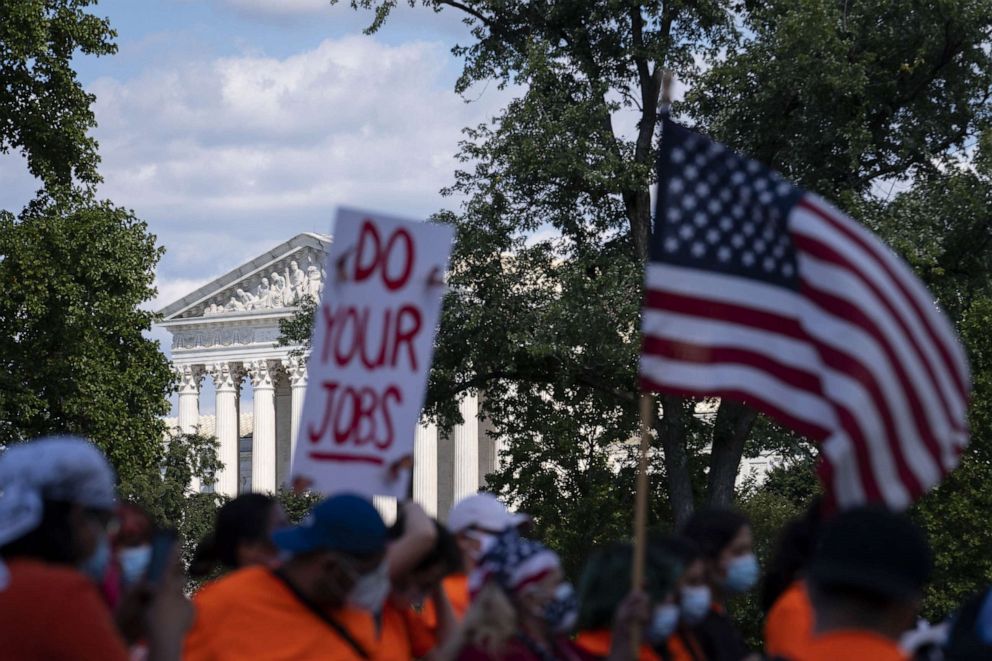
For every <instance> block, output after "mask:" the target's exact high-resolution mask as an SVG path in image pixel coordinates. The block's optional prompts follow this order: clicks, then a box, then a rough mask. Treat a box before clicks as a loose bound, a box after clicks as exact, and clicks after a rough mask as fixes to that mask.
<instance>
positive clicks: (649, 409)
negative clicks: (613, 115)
mask: <svg viewBox="0 0 992 661" xmlns="http://www.w3.org/2000/svg"><path fill="white" fill-rule="evenodd" d="M673 80H674V76H673V75H672V72H671V71H670V70H668V69H666V70H664V71H662V74H661V89H660V90H659V92H660V98H659V103H658V106H659V108H658V109H659V111H660V112H662V113H663V114H665V115H667V114H668V111H669V109H670V108H671V106H672V81H673ZM640 404H641V410H640V413H641V415H640V418H641V451H640V457H639V459H638V462H637V491H636V494H635V497H634V559H633V560H634V566H633V568H632V570H631V572H630V574H631V586H630V587H631V589H632V590H633V591H639V590H643V589H644V562H645V556H646V554H647V543H648V541H647V524H648V451H649V450H650V449H651V427H652V425H653V423H654V413H655V410H654V409H655V401H654V395H652V394H651V393H646V392H645V393H641V400H640ZM631 642H632V643H633V648H632V649H633V652H634V656H635V658H636V657H637V654H638V650H639V649H640V646H641V631H640V628H639V627H638V626H637V625H636V624H635V625H634V627H633V630H632V631H631Z"/></svg>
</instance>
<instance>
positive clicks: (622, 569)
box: [575, 544, 682, 661]
mask: <svg viewBox="0 0 992 661" xmlns="http://www.w3.org/2000/svg"><path fill="white" fill-rule="evenodd" d="M633 552H634V549H633V546H631V545H630V544H613V545H611V546H608V547H606V548H604V549H600V550H598V551H596V552H594V553H593V554H592V556H591V557H590V558H589V560H588V562H586V566H585V569H584V570H583V572H582V578H581V579H580V580H579V595H578V597H579V611H578V624H577V626H578V629H579V633H578V635H577V636H576V637H575V644H576V645H578V646H579V647H580V648H581V649H582V650H583V651H585V652H587V653H589V654H590V655H592V656H593V657H595V658H597V659H605V658H607V657H608V656H609V655H610V650H611V648H612V645H613V631H612V629H613V618H614V614H615V613H616V611H617V608H618V607H619V606H620V603H621V602H622V601H623V600H624V598H626V596H627V594H628V593H629V592H630V583H631V575H630V572H631V560H632V556H633ZM681 570H682V567H681V565H680V564H679V563H678V561H677V560H676V559H675V558H674V557H673V556H671V555H669V554H667V553H665V552H664V550H663V549H661V548H660V547H658V546H655V545H649V546H648V549H647V553H646V557H645V567H644V592H645V593H646V594H647V597H648V599H649V601H650V609H651V611H650V612H651V616H650V617H649V619H648V622H647V625H646V626H645V628H644V631H642V632H641V641H642V642H641V645H640V648H639V650H638V652H637V656H636V657H635V658H636V659H638V660H639V661H659V660H660V659H663V658H664V657H663V656H662V655H661V654H659V653H658V652H656V651H655V650H654V648H655V647H656V646H657V647H663V646H664V644H665V641H666V640H667V639H668V637H669V636H671V635H672V634H673V633H674V632H675V629H676V627H677V626H678V623H679V606H678V603H677V601H676V595H675V583H676V579H677V578H678V576H679V574H680V573H681Z"/></svg>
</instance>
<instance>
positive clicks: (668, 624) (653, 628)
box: [647, 604, 679, 645]
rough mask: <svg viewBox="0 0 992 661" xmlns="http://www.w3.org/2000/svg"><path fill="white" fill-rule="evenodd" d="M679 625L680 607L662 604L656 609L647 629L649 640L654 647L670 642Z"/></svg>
mask: <svg viewBox="0 0 992 661" xmlns="http://www.w3.org/2000/svg"><path fill="white" fill-rule="evenodd" d="M678 625H679V607H678V606H676V605H675V604H662V605H661V606H658V607H656V608H655V609H654V613H653V614H652V616H651V622H650V624H648V628H647V638H648V641H649V642H650V643H651V644H652V645H658V644H659V643H663V642H665V641H666V640H668V637H669V636H671V635H672V634H673V633H675V627H677V626H678Z"/></svg>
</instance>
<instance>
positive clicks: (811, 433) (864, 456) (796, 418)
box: [640, 119, 969, 508]
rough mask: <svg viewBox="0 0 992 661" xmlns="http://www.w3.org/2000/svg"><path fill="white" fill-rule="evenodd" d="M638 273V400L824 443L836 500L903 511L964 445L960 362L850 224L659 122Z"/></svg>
mask: <svg viewBox="0 0 992 661" xmlns="http://www.w3.org/2000/svg"><path fill="white" fill-rule="evenodd" d="M658 179H659V188H658V204H657V211H656V215H655V221H654V231H653V233H652V237H651V246H650V255H649V260H648V263H647V269H646V275H645V298H644V309H643V311H642V325H643V335H644V340H643V349H642V352H641V361H640V378H641V385H642V388H643V389H644V390H653V391H657V392H667V393H673V394H679V395H693V396H716V397H727V398H733V399H738V400H743V401H744V402H747V403H749V404H751V405H753V406H754V407H755V408H756V409H758V410H760V411H762V412H764V413H766V414H768V415H770V416H771V417H772V418H774V419H776V420H778V421H779V422H781V423H782V424H784V425H786V426H788V427H790V428H792V429H794V430H796V431H798V432H800V433H802V434H804V435H805V436H807V437H809V438H810V439H812V440H814V441H816V442H817V443H818V444H819V447H820V450H821V464H820V475H821V479H822V480H823V482H824V486H825V487H826V490H827V493H828V495H829V496H830V497H832V500H833V501H834V504H835V505H837V506H840V507H847V506H851V505H854V504H857V503H862V502H884V503H886V504H888V505H889V506H891V507H896V508H903V507H905V506H907V505H909V504H910V503H911V502H913V501H914V500H915V499H916V498H918V497H919V496H920V495H921V494H923V493H924V492H925V491H926V490H927V489H929V488H930V487H932V486H933V485H935V484H937V483H938V482H939V481H940V480H941V478H942V477H943V476H944V475H946V474H947V473H948V472H949V471H951V470H953V469H954V467H955V466H957V464H958V461H959V458H960V455H961V452H962V451H963V449H964V447H965V445H966V444H967V442H968V429H967V422H966V413H967V405H968V390H969V375H968V365H967V360H966V358H965V355H964V352H963V351H962V349H961V346H960V345H959V343H958V341H957V337H956V335H955V332H954V330H953V329H952V327H951V324H950V323H949V322H948V320H947V319H946V318H945V317H944V315H943V314H942V313H941V311H940V310H939V309H938V307H937V305H936V304H935V302H934V299H933V296H931V294H930V292H929V291H927V289H926V288H925V287H924V286H923V284H922V283H921V282H920V281H919V280H917V279H916V277H915V276H914V275H913V273H912V271H911V270H910V269H909V267H908V266H907V265H906V264H905V263H903V262H902V261H901V260H900V259H899V258H898V257H896V256H895V255H894V254H893V253H892V251H891V250H889V248H888V247H887V246H886V245H885V244H883V243H882V242H881V241H880V240H879V239H878V238H877V237H875V236H874V235H873V234H872V233H871V232H869V231H868V230H866V229H865V228H864V227H862V226H861V225H860V224H859V223H857V222H855V221H854V220H852V219H851V218H849V217H847V216H845V215H844V214H843V213H841V212H840V211H838V210H837V209H835V208H834V207H832V206H831V205H829V204H827V203H826V202H825V201H823V200H822V199H820V198H818V197H817V196H815V195H812V194H810V193H807V192H806V191H803V190H801V189H799V188H797V187H796V186H794V185H793V184H792V183H790V182H789V181H786V180H785V179H784V178H783V177H782V176H781V175H779V174H778V173H776V172H773V171H771V170H769V169H768V168H766V167H764V166H763V165H761V164H760V163H758V162H757V161H754V160H751V159H747V158H744V157H742V156H739V155H737V154H735V153H733V152H732V151H730V150H728V149H727V148H726V147H724V146H723V145H720V144H718V143H715V142H712V141H710V140H708V139H706V138H704V137H703V136H701V135H698V134H696V133H693V132H692V131H690V130H688V129H686V128H685V127H682V126H679V125H678V124H675V123H674V122H672V121H670V120H668V119H666V120H665V122H664V128H663V134H662V144H661V154H660V156H659V160H658Z"/></svg>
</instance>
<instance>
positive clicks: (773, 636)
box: [761, 498, 822, 657]
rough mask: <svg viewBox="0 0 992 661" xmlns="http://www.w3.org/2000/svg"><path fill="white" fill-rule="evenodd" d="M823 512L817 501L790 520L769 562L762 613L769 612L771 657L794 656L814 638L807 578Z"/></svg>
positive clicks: (767, 650) (767, 631) (768, 648)
mask: <svg viewBox="0 0 992 661" xmlns="http://www.w3.org/2000/svg"><path fill="white" fill-rule="evenodd" d="M821 510H822V507H821V501H820V499H819V498H816V499H814V500H813V502H812V503H811V504H810V506H809V507H808V508H807V509H806V512H805V513H804V514H803V515H802V516H801V517H799V518H797V519H794V520H792V521H789V522H788V523H787V524H786V525H785V526H784V527H783V528H782V531H781V533H779V537H778V540H777V541H776V544H775V550H774V552H773V553H772V557H771V561H770V562H769V563H768V568H767V570H766V572H765V576H764V580H763V581H762V589H761V610H762V611H763V612H764V613H765V624H764V638H765V654H767V655H768V656H770V657H775V656H785V657H787V656H789V655H790V654H794V653H795V652H798V651H800V650H802V649H804V648H805V647H806V645H808V644H809V641H810V640H811V639H812V637H813V604H812V603H811V602H810V600H809V590H808V589H807V587H806V580H805V576H806V572H807V570H808V569H809V563H810V560H811V559H812V557H813V551H814V549H815V548H816V541H817V538H818V536H819V532H820V527H821V518H822V515H821Z"/></svg>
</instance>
